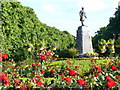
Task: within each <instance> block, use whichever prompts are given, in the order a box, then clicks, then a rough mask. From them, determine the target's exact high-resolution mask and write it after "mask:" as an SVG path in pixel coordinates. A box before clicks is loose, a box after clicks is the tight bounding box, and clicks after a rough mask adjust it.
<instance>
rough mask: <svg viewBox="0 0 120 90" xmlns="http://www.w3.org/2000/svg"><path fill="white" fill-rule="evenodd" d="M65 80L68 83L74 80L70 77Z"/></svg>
mask: <svg viewBox="0 0 120 90" xmlns="http://www.w3.org/2000/svg"><path fill="white" fill-rule="evenodd" d="M64 80H66V82H69V83H71V81H72V79H71V78H70V77H65V78H64Z"/></svg>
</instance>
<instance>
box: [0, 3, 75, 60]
mask: <svg viewBox="0 0 120 90" xmlns="http://www.w3.org/2000/svg"><path fill="white" fill-rule="evenodd" d="M1 8H2V11H1V12H2V17H1V18H2V22H1V23H2V34H0V35H1V37H2V48H3V50H5V52H6V53H8V54H9V55H10V57H12V58H14V59H17V60H20V59H21V56H23V53H25V52H24V49H23V47H24V45H25V44H28V43H31V44H33V45H35V44H36V43H39V42H40V41H44V43H45V44H46V46H52V45H57V47H58V49H59V51H60V50H63V49H68V48H72V47H75V41H74V38H75V37H74V36H72V35H70V34H69V33H67V32H66V31H64V32H62V31H59V30H58V29H56V28H55V27H50V26H47V25H46V24H43V23H41V22H40V21H39V19H38V18H37V16H36V14H35V12H34V10H33V9H32V8H30V7H25V6H22V5H21V4H20V2H1ZM30 56H31V54H30V55H28V57H30ZM23 57H24V56H23Z"/></svg>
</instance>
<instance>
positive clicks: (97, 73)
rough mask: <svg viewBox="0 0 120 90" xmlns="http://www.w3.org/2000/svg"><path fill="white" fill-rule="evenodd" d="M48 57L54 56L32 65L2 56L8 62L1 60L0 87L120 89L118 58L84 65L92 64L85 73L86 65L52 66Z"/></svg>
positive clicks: (41, 57) (38, 57) (40, 57)
mask: <svg viewBox="0 0 120 90" xmlns="http://www.w3.org/2000/svg"><path fill="white" fill-rule="evenodd" d="M45 51H46V50H45ZM45 51H44V52H45ZM0 55H1V54H0ZM52 55H53V54H52ZM1 56H3V55H1ZM49 56H51V53H50V52H45V53H44V54H43V53H42V54H39V53H38V54H37V55H36V57H35V59H34V60H33V61H31V62H28V61H22V62H15V61H14V60H12V59H7V58H8V57H7V58H4V57H2V58H4V59H7V60H4V61H1V63H2V65H3V66H2V67H3V70H2V73H0V79H1V80H0V81H2V82H0V83H2V86H0V88H1V89H3V88H20V89H22V88H44V89H45V88H79V89H107V88H110V89H118V88H119V85H120V82H119V77H120V67H119V65H120V61H119V59H115V60H109V61H110V62H107V61H105V62H102V63H96V60H88V61H85V62H86V63H87V62H89V65H88V66H89V67H88V68H87V70H85V69H84V68H86V67H85V65H82V64H80V63H79V64H77V65H76V64H75V62H73V61H64V62H62V64H60V63H58V64H51V63H52V61H49V60H48V59H49ZM50 58H51V57H50ZM41 60H42V63H41ZM56 62H57V61H56Z"/></svg>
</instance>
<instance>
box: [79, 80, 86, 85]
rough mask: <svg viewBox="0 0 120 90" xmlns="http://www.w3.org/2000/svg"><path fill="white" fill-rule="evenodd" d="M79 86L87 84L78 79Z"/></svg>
mask: <svg viewBox="0 0 120 90" xmlns="http://www.w3.org/2000/svg"><path fill="white" fill-rule="evenodd" d="M77 84H78V85H83V86H85V85H86V82H85V81H84V80H82V79H77Z"/></svg>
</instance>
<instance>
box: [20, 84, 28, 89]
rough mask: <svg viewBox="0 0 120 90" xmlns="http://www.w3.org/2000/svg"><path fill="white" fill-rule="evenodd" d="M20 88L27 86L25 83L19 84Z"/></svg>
mask: <svg viewBox="0 0 120 90" xmlns="http://www.w3.org/2000/svg"><path fill="white" fill-rule="evenodd" d="M19 86H20V87H21V88H27V86H26V85H25V84H20V85H19Z"/></svg>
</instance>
